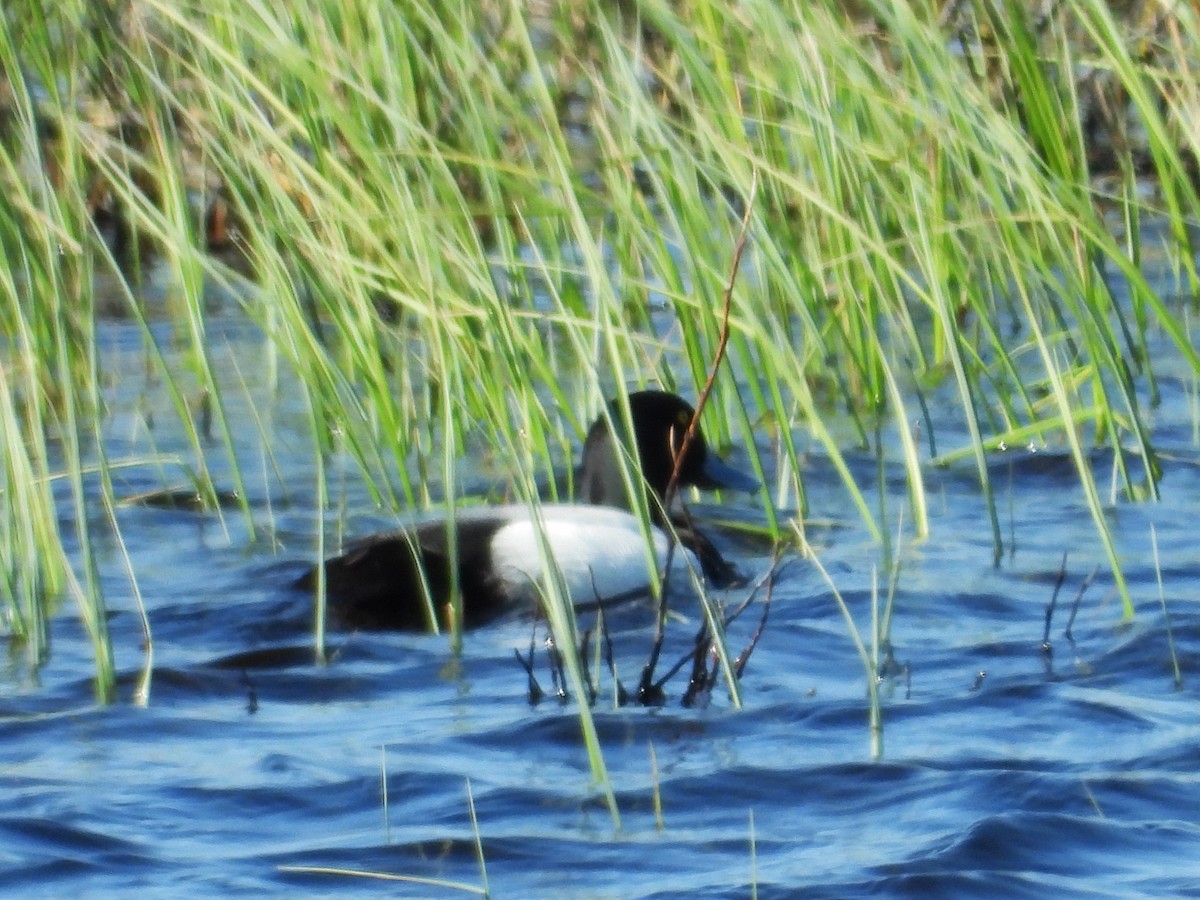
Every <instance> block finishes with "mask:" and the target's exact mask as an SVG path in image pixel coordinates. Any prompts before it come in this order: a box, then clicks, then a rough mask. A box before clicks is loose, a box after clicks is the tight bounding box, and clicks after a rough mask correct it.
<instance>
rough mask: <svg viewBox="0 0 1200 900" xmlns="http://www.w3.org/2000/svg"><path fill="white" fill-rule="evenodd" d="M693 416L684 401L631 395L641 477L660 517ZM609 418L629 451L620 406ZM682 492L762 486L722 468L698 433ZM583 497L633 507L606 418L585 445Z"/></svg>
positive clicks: (611, 408) (614, 405)
mask: <svg viewBox="0 0 1200 900" xmlns="http://www.w3.org/2000/svg"><path fill="white" fill-rule="evenodd" d="M694 412H695V410H693V409H692V407H691V405H690V404H689V403H688V402H687V401H686V400H684V399H683V398H682V397H679V396H677V395H675V394H669V393H667V392H665V391H638V392H637V393H633V394H630V395H629V417H630V420H631V422H632V424H633V436H634V442H636V445H637V452H638V458H639V459H640V460H641V463H642V477H643V479H644V481H645V484H646V487H647V488H648V489H649V490H650V491H651V492H652V493H653V494H654V495H655V497H657V499H658V503H651V507H652V509H653V510H654V511H655V514H656V515H657V514H658V513H657V511H658V509H659V508H660V506H661V504H662V501H663V498H664V496H665V494H666V492H667V484H668V482H670V480H671V472H672V470H673V468H674V465H675V453H676V451H677V450H678V448H679V447H681V446H682V445H683V437H684V435H685V434H686V433H687V428H688V424H689V423H690V422H691V421H692V415H693V414H694ZM609 414H610V416H611V417H612V421H613V424H614V427H616V429H617V434H618V435H620V436H621V442H622V443H623V444H626V445H628V443H629V442H628V441H627V440H626V438H625V435H624V428H623V426H622V419H621V411H620V408H619V406H618V405H617V402H616V401H611V402H610V403H609ZM679 486H680V487H689V486H694V487H698V488H701V489H703V490H716V489H718V488H730V489H734V490H742V491H753V490H756V489H757V488H758V482H756V481H755V480H754V479H753V478H751V477H750V476H748V475H745V474H743V473H741V472H738V471H737V470H736V469H733V468H732V467H730V466H728V465H726V464H725V463H724V462H722V461H721V460H720V458H719V457H718V456H717V455H716V454H715V453H712V452H711V451H710V450H709V449H708V445H707V444H706V443H705V441H704V434H703V432H701V431H700V429H699V428H697V429H696V435H695V437H694V438H693V439H692V442H691V443H690V444H689V445H688V449H687V454H686V456H685V457H684V459H683V465H682V466H681V468H680V470H679ZM580 497H581V499H582V500H584V501H585V502H587V503H594V504H599V505H603V506H619V507H623V508H625V509H629V508H631V507H632V506H633V504H632V503H631V502H630V498H629V490H628V488H627V487H626V486H625V481H624V479H622V477H621V466H620V463H619V462H618V461H617V446H616V444H615V443H614V435H613V432H612V431H611V430H610V429H609V427H608V422H606V421H605V419H604V418H603V417H601V418H599V419H597V420H596V421H595V422H594V423H593V424H592V427H591V428H590V429H589V430H588V436H587V441H586V442H585V443H584V445H583V474H582V476H581V479H580Z"/></svg>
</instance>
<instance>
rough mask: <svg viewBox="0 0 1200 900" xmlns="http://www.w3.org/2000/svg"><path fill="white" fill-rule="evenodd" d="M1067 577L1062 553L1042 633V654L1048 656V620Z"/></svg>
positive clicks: (1065, 556)
mask: <svg viewBox="0 0 1200 900" xmlns="http://www.w3.org/2000/svg"><path fill="white" fill-rule="evenodd" d="M1066 577H1067V554H1066V552H1064V553H1063V557H1062V564H1061V565H1060V566H1059V567H1058V578H1057V580H1056V581H1055V582H1054V593H1052V594H1051V595H1050V602H1049V603H1048V604H1047V605H1046V627H1045V629H1044V630H1043V631H1042V652H1043V653H1045V654H1046V655H1047V656H1049V655H1050V654H1051V653H1052V652H1053V650H1052V648H1051V647H1050V620H1051V619H1053V618H1054V607H1055V604H1057V603H1058V592H1059V590H1060V589H1061V588H1062V586H1063V581H1064V580H1065V579H1066Z"/></svg>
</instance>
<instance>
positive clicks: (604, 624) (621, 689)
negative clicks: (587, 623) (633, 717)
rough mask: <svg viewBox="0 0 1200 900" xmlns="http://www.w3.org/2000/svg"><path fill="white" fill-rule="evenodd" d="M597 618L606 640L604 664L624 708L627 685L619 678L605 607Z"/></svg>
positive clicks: (626, 699) (618, 702)
mask: <svg viewBox="0 0 1200 900" xmlns="http://www.w3.org/2000/svg"><path fill="white" fill-rule="evenodd" d="M597 618H598V619H599V623H600V634H601V636H602V638H603V640H604V662H605V663H606V664H607V665H608V674H609V677H611V678H612V680H613V684H615V685H616V688H617V706H624V705H625V704H626V703H628V702H629V694H627V693H626V692H625V685H623V684H621V680H620V679H619V678H617V664H616V663H615V662H613V645H612V635H611V634H609V631H608V619H607V618H606V617H605V615H604V606H603V605H601V606H600V607H599V611H598V613H597Z"/></svg>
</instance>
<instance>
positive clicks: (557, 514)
mask: <svg viewBox="0 0 1200 900" xmlns="http://www.w3.org/2000/svg"><path fill="white" fill-rule="evenodd" d="M511 510H512V521H510V522H509V524H507V525H504V526H502V527H501V528H500V529H499V530H498V531H497V532H496V533H495V535H494V536H493V537H492V542H491V548H490V549H491V556H492V566H493V568H494V569H495V571H496V574H497V575H498V576H499V577H500V579H501V580H502V582H503V583H504V586H505V590H506V591H507V592H508V593H509V595H510V596H511V597H512V598H514V599H517V598H522V599H532V598H533V597H534V596H535V595H536V594H537V591H538V590H539V589H540V587H539V585H540V584H541V579H542V573H543V571H544V564H543V560H542V554H541V547H540V544H539V541H538V537H537V532H536V529H535V526H534V523H533V520H532V518H531V517H530V514H529V511H528V510H527V509H525V508H524V507H514V508H511ZM506 512H507V510H506ZM541 515H542V521H543V522H544V523H545V530H546V540H547V543H548V545H549V548H550V552H551V554H552V555H553V557H554V561H555V563H556V564H557V565H558V568H559V570H560V571H561V572H562V575H563V581H564V583H565V585H566V587H567V590H568V591H569V592H570V595H571V601H572V602H573V603H576V604H584V603H592V602H595V601H596V600H602V601H603V600H613V599H624V598H628V597H632V596H636V595H637V594H639V593H647V592H649V590H650V585H651V583H652V581H651V576H650V574H649V571H648V570H649V565H648V562H647V556H646V542H645V538H644V537H643V536H642V530H641V527H640V526H639V525H638V521H637V519H635V518H634V517H633V516H632V515H631V514H630V513H628V512H626V511H625V510H621V509H612V508H609V507H604V506H572V505H567V504H562V505H556V504H547V505H545V506H542V507H541ZM652 536H653V540H654V565H655V566H657V569H658V573H659V575H660V576H661V575H662V573H663V571H664V569H665V567H666V564H667V550H668V547H669V541H668V539H667V536H666V535H665V534H663V532H662V531H660V530H659V529H657V528H655V529H653V532H652ZM689 564H690V565H692V566H695V567H696V570H697V571H699V563H697V561H696V559H695V557H694V556H693V555H692V553H691V551H689V550H685V549H684V548H682V547H676V548H675V552H674V554H672V579H676V578H678V579H681V580H682V582H674V583H676V585H677V586H678V584H679V583H690V577H689V576H688V574H687V572H686V571H685V567H686V566H687V565H689Z"/></svg>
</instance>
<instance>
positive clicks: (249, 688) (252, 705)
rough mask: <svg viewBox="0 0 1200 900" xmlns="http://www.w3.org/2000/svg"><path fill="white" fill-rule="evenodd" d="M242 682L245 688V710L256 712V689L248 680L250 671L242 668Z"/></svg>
mask: <svg viewBox="0 0 1200 900" xmlns="http://www.w3.org/2000/svg"><path fill="white" fill-rule="evenodd" d="M242 684H243V685H244V686H245V688H246V712H248V713H250V715H254V714H255V713H256V712H258V690H257V688H255V687H254V682H253V681H251V680H250V673H249V672H247V671H246V670H245V669H242Z"/></svg>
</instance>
